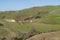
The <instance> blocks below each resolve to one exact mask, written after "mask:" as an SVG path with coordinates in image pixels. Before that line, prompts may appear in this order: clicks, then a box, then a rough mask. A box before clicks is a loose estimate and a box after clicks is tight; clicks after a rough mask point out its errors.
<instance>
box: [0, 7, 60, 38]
mask: <svg viewBox="0 0 60 40" xmlns="http://www.w3.org/2000/svg"><path fill="white" fill-rule="evenodd" d="M5 19H8V20H9V19H13V20H15V22H8V21H5ZM31 21H32V22H31ZM32 28H35V29H36V30H37V31H40V32H47V31H49V30H60V6H39V7H32V8H27V9H24V10H17V11H4V12H0V36H1V37H7V38H8V37H9V38H12V37H16V36H17V35H19V34H20V33H21V32H22V33H27V32H29V30H31V29H32ZM13 34H14V35H13Z"/></svg>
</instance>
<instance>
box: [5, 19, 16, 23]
mask: <svg viewBox="0 0 60 40" xmlns="http://www.w3.org/2000/svg"><path fill="white" fill-rule="evenodd" d="M4 20H5V21H6V22H16V21H15V20H14V19H4Z"/></svg>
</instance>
